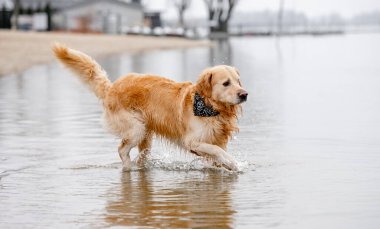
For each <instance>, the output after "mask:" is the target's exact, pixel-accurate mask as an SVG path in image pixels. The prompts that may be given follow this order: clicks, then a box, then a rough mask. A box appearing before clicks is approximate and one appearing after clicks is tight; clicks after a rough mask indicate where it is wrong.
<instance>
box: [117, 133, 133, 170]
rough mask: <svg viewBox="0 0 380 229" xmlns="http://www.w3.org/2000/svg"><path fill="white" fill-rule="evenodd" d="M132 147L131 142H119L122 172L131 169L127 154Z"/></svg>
mask: <svg viewBox="0 0 380 229" xmlns="http://www.w3.org/2000/svg"><path fill="white" fill-rule="evenodd" d="M133 147H134V146H133V145H132V144H131V142H130V141H129V140H128V139H123V140H121V143H120V145H119V148H118V152H119V156H120V159H121V161H122V163H123V169H124V170H130V169H131V167H132V162H131V157H130V156H129V153H130V152H131V149H132V148H133Z"/></svg>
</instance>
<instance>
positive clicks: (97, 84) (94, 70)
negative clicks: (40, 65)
mask: <svg viewBox="0 0 380 229" xmlns="http://www.w3.org/2000/svg"><path fill="white" fill-rule="evenodd" d="M52 49H53V52H54V54H55V56H56V57H57V58H58V60H60V61H61V62H62V63H63V64H64V65H65V66H66V67H68V68H69V69H70V70H72V71H73V72H74V73H76V74H77V75H78V77H79V79H80V80H81V81H82V82H84V83H85V84H87V85H88V86H89V87H90V89H91V90H92V91H93V92H94V93H95V95H96V96H97V97H98V98H99V99H104V98H105V96H106V94H107V91H108V89H109V88H110V86H111V81H110V80H109V79H108V78H107V73H106V72H105V71H104V70H103V69H102V67H100V65H99V64H98V63H96V61H95V60H94V59H92V58H91V57H89V56H88V55H86V54H84V53H82V52H79V51H77V50H74V49H70V48H67V47H66V46H64V45H62V44H59V43H55V44H54V45H53V48H52Z"/></svg>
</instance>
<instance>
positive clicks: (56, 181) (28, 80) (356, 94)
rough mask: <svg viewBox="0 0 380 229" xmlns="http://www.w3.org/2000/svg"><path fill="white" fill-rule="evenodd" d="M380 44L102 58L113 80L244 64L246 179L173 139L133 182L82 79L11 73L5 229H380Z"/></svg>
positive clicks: (371, 40) (3, 148) (5, 129)
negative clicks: (213, 164) (122, 228)
mask: <svg viewBox="0 0 380 229" xmlns="http://www.w3.org/2000/svg"><path fill="white" fill-rule="evenodd" d="M379 40H380V35H378V34H375V35H374V34H372V35H347V36H326V37H309V36H304V37H302V36H300V37H284V38H281V39H275V38H233V39H231V40H230V41H229V42H220V43H218V44H217V45H216V46H215V47H213V48H205V47H202V48H194V49H186V50H165V51H154V52H147V53H142V54H138V55H115V56H110V57H107V58H102V59H99V62H100V63H101V64H102V65H103V66H104V67H105V69H106V70H107V71H108V73H109V75H110V76H111V78H112V79H113V80H114V79H116V78H117V77H118V76H120V75H123V74H125V73H127V72H130V71H134V72H140V73H155V74H160V75H164V76H167V77H170V78H172V79H175V80H178V81H193V82H194V81H195V80H196V77H197V75H198V74H199V73H200V72H201V70H202V69H203V68H205V67H207V66H209V65H213V64H221V63H225V64H232V65H235V66H237V67H238V68H239V70H240V73H241V77H242V82H243V85H244V86H245V88H246V89H247V90H248V91H249V99H248V102H247V103H246V104H245V105H244V116H243V117H242V118H241V120H240V123H239V125H240V127H241V131H240V133H239V134H238V135H237V136H236V138H235V139H234V140H233V141H231V143H230V145H229V152H230V153H231V154H233V156H234V157H235V158H237V160H238V161H239V165H240V168H241V169H242V171H243V172H242V173H241V174H230V173H228V172H223V171H221V170H215V169H210V168H209V167H208V166H207V165H204V164H203V163H202V162H201V161H199V160H196V159H195V158H194V157H193V156H191V155H187V154H185V153H181V152H178V151H177V150H176V149H174V148H170V147H169V146H166V145H165V144H162V143H160V142H155V144H154V148H153V154H152V157H151V159H150V160H149V169H147V170H145V171H142V170H136V171H132V172H130V173H129V172H125V173H123V172H122V171H121V164H120V162H119V158H118V154H117V152H116V149H117V145H118V141H119V140H118V139H116V138H115V137H113V136H112V135H110V134H108V133H107V132H106V131H105V130H104V129H103V127H102V122H101V118H100V117H101V109H100V105H99V102H98V101H97V100H96V99H95V96H93V95H92V94H91V93H90V92H89V91H88V90H87V89H86V88H85V87H84V86H82V85H81V84H80V83H79V82H78V81H77V80H76V79H75V78H74V77H72V76H70V75H71V74H70V73H68V72H67V71H66V70H62V68H61V67H60V66H58V65H57V64H52V65H43V66H36V67H33V68H31V69H29V70H27V71H25V72H23V73H21V74H15V75H10V76H6V77H2V78H0V227H1V228H77V227H80V228H104V227H118V226H131V227H144V226H145V227H147V228H149V227H151V228H157V227H163V228H173V227H180V228H190V227H191V228H193V227H220V228H232V227H233V228H253V227H255V228H269V227H278V228H359V227H361V228H379V226H380V78H379V75H380V65H379V60H380V42H379ZM132 155H136V151H134V152H133V153H132Z"/></svg>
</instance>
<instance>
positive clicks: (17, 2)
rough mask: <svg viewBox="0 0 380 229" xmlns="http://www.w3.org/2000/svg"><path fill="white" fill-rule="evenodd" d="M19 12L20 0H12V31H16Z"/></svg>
mask: <svg viewBox="0 0 380 229" xmlns="http://www.w3.org/2000/svg"><path fill="white" fill-rule="evenodd" d="M19 12H20V0H13V14H14V16H13V21H12V24H13V25H12V27H13V29H15V30H17V29H18V16H19Z"/></svg>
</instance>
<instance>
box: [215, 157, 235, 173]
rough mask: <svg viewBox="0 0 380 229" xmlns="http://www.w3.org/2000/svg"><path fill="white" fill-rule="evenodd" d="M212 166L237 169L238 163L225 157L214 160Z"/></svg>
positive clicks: (231, 169) (230, 169)
mask: <svg viewBox="0 0 380 229" xmlns="http://www.w3.org/2000/svg"><path fill="white" fill-rule="evenodd" d="M214 166H216V167H222V168H224V169H226V170H229V171H239V169H238V165H237V163H236V161H235V160H233V159H232V160H231V159H230V160H228V159H226V158H218V159H217V160H215V161H214Z"/></svg>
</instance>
